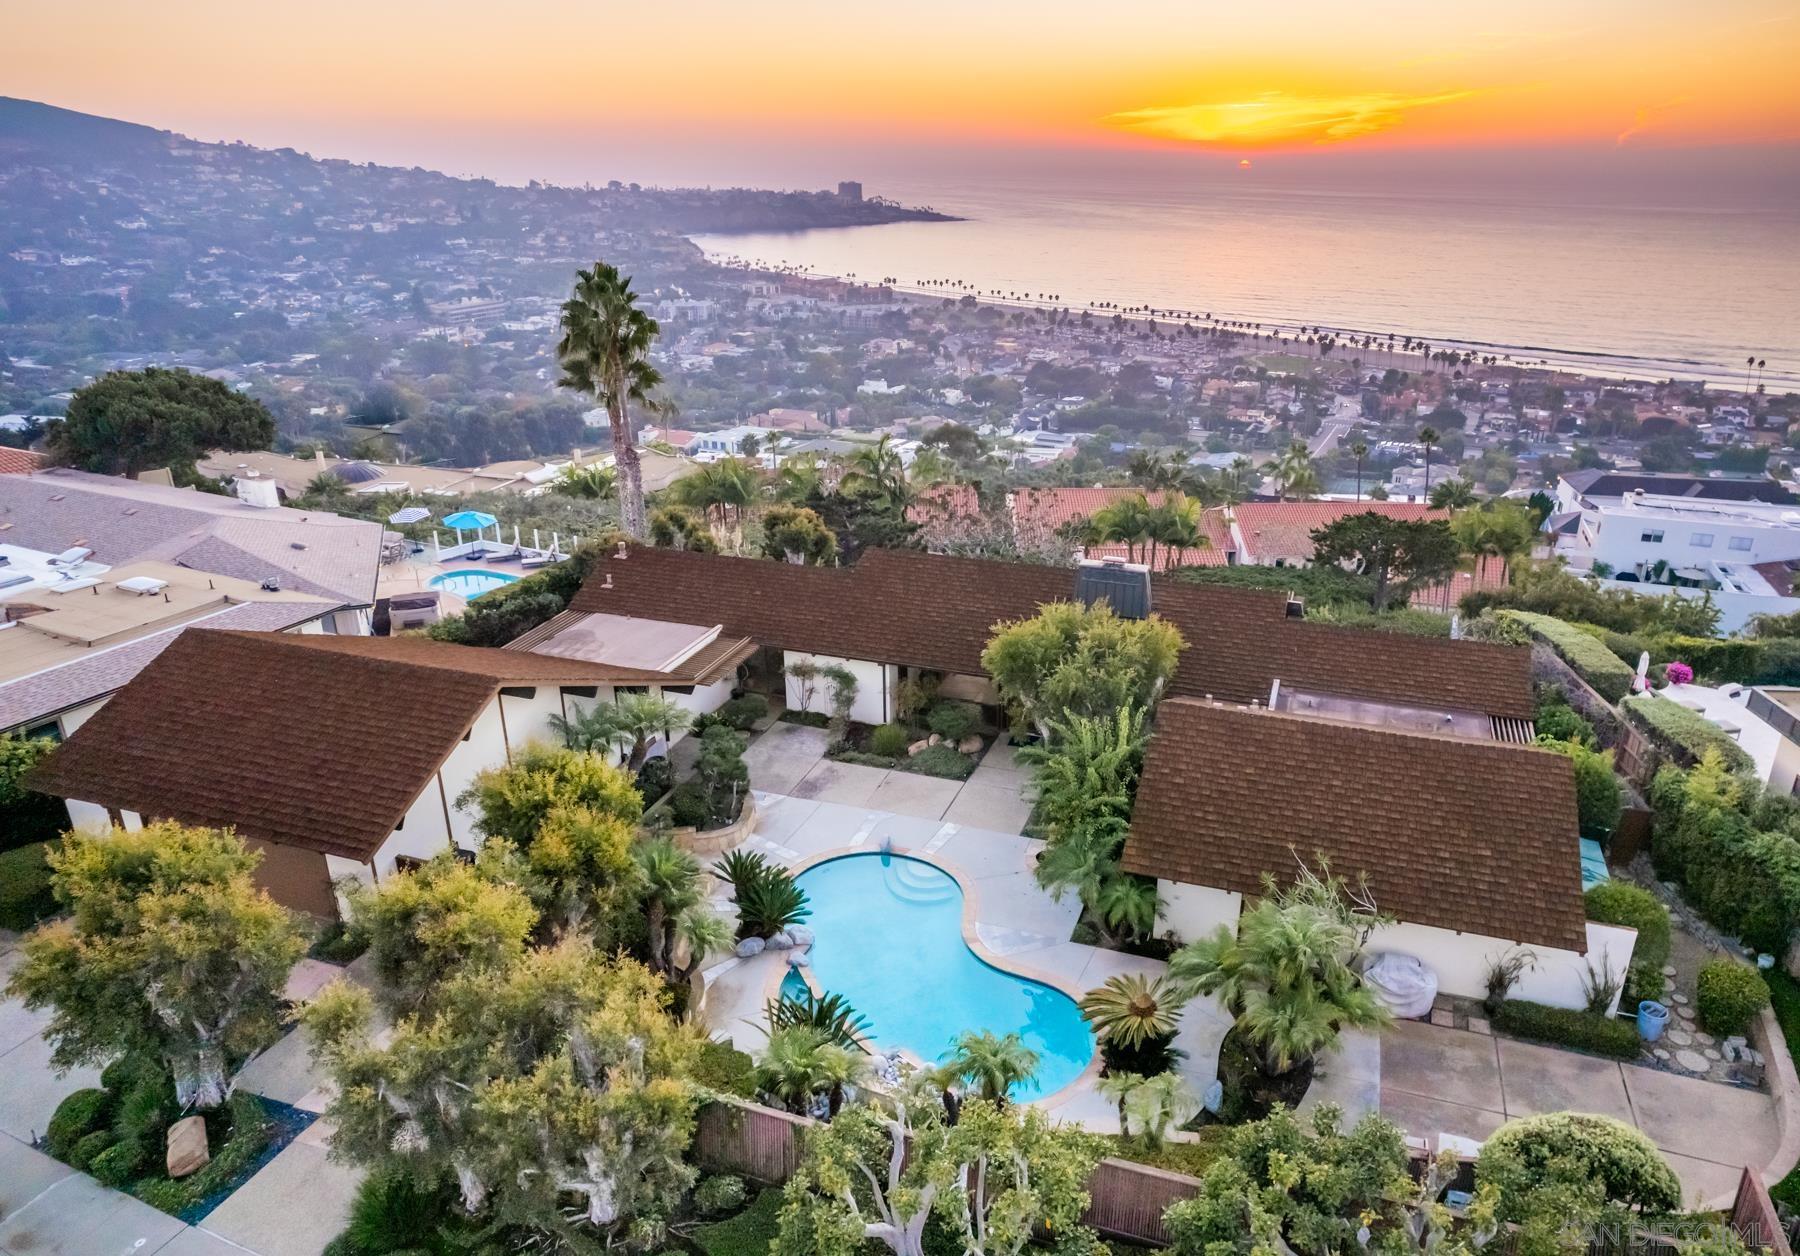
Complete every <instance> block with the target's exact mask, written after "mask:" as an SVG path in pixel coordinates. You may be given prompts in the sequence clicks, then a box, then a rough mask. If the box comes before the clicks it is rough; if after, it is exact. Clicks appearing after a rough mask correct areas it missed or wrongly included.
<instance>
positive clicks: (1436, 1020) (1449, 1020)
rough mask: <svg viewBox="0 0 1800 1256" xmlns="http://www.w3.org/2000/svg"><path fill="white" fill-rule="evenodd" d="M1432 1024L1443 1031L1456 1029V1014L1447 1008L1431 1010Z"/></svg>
mask: <svg viewBox="0 0 1800 1256" xmlns="http://www.w3.org/2000/svg"><path fill="white" fill-rule="evenodd" d="M1431 1023H1432V1024H1433V1025H1436V1026H1438V1027H1439V1028H1442V1029H1455V1028H1456V1013H1455V1012H1453V1011H1451V1010H1450V1009H1449V1008H1447V1007H1434V1008H1432V1009H1431Z"/></svg>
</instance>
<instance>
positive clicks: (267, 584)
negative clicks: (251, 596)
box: [262, 576, 281, 593]
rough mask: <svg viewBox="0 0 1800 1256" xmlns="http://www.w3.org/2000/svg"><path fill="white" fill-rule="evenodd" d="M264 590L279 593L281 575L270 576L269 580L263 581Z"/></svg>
mask: <svg viewBox="0 0 1800 1256" xmlns="http://www.w3.org/2000/svg"><path fill="white" fill-rule="evenodd" d="M262 591H263V592H264V593H279V592H281V577H279V576H270V577H269V578H268V579H267V580H265V581H263V582H262Z"/></svg>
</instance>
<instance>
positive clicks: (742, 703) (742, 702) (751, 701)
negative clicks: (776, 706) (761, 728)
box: [719, 693, 769, 733]
mask: <svg viewBox="0 0 1800 1256" xmlns="http://www.w3.org/2000/svg"><path fill="white" fill-rule="evenodd" d="M719 714H720V716H722V717H723V718H724V720H725V722H726V723H727V724H729V725H731V727H733V728H735V729H737V730H738V731H739V732H740V733H741V732H746V731H748V730H749V729H752V728H754V727H756V724H757V721H759V720H765V719H768V718H769V700H768V699H767V698H765V697H763V696H762V695H761V694H760V693H747V694H745V695H744V696H743V697H741V698H733V699H732V700H731V701H729V702H727V703H726V704H725V705H724V706H722V707H720V708H719Z"/></svg>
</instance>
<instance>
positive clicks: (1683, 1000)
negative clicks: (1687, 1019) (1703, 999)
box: [1669, 994, 1688, 1007]
mask: <svg viewBox="0 0 1800 1256" xmlns="http://www.w3.org/2000/svg"><path fill="white" fill-rule="evenodd" d="M1669 997H1671V998H1673V999H1674V1000H1675V1001H1676V1002H1677V1003H1679V1004H1681V1005H1682V1006H1683V1007H1686V1006H1687V1001H1688V997H1687V995H1685V994H1675V995H1671V996H1669Z"/></svg>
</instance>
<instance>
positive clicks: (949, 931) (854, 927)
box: [790, 854, 1094, 1099]
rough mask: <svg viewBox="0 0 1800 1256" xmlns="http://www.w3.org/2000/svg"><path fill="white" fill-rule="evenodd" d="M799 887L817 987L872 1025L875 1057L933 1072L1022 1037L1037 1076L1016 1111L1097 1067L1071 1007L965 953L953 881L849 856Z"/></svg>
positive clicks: (880, 857)
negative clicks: (805, 900)
mask: <svg viewBox="0 0 1800 1256" xmlns="http://www.w3.org/2000/svg"><path fill="white" fill-rule="evenodd" d="M798 880H799V883H800V887H801V888H802V889H804V890H805V891H806V893H807V896H808V897H809V898H810V899H811V900H812V913H813V914H812V917H811V918H810V919H809V920H807V922H806V923H807V924H808V925H810V926H811V927H812V930H813V933H814V936H815V939H816V940H815V942H814V945H813V948H812V971H813V975H814V977H815V978H816V979H817V981H818V984H819V987H820V988H821V989H823V990H825V991H827V992H829V993H835V994H841V995H843V996H844V997H845V998H846V999H848V1000H849V1001H850V1003H851V1004H852V1005H853V1006H854V1007H855V1008H856V1010H857V1011H858V1012H861V1013H862V1014H863V1015H864V1016H866V1017H867V1018H868V1020H869V1033H870V1036H871V1037H872V1038H873V1039H874V1040H875V1042H876V1044H877V1045H878V1046H882V1047H904V1048H905V1049H907V1050H909V1051H911V1052H913V1053H914V1054H916V1055H918V1056H919V1057H920V1058H922V1059H925V1060H932V1061H936V1060H941V1059H942V1058H944V1057H945V1056H946V1055H947V1054H948V1053H949V1051H950V1048H951V1046H952V1044H954V1043H955V1041H956V1039H957V1037H958V1036H960V1035H961V1034H963V1033H965V1032H967V1031H970V1030H974V1031H976V1032H980V1031H981V1030H984V1029H986V1030H992V1031H993V1032H994V1033H996V1034H1007V1033H1017V1034H1019V1035H1020V1036H1021V1037H1022V1038H1024V1040H1025V1043H1026V1045H1027V1046H1029V1047H1030V1048H1031V1049H1032V1050H1033V1051H1035V1052H1037V1053H1038V1069H1037V1074H1036V1075H1035V1076H1034V1077H1033V1078H1032V1079H1031V1080H1030V1081H1029V1082H1027V1083H1024V1084H1022V1085H1019V1086H1016V1087H1014V1089H1013V1097H1014V1098H1016V1099H1035V1098H1038V1097H1039V1096H1042V1095H1048V1094H1051V1093H1053V1092H1055V1091H1057V1090H1060V1089H1062V1088H1063V1087H1064V1086H1066V1085H1068V1084H1069V1083H1070V1082H1072V1081H1074V1080H1075V1078H1076V1077H1078V1076H1080V1074H1081V1071H1082V1070H1083V1069H1085V1068H1086V1067H1087V1065H1088V1061H1089V1060H1091V1059H1092V1058H1093V1055H1094V1040H1093V1037H1092V1035H1091V1034H1090V1033H1089V1032H1088V1027H1087V1022H1086V1021H1084V1020H1083V1019H1082V1017H1081V1012H1080V1009H1078V1008H1077V1007H1076V1006H1075V1001H1074V1000H1073V999H1071V998H1070V997H1069V996H1068V995H1066V994H1064V993H1062V991H1060V990H1056V989H1052V988H1051V987H1050V986H1046V985H1044V984H1043V983H1042V982H1037V981H1028V980H1026V979H1025V978H1023V977H1017V976H1014V975H1013V974H1012V973H1009V972H1005V971H1003V970H1001V969H998V968H995V967H994V966H993V965H991V964H988V963H985V962H984V961H983V960H981V959H980V958H978V957H977V956H976V954H975V953H974V952H973V951H971V950H970V949H969V947H968V944H967V943H966V942H964V941H963V933H962V915H963V896H962V889H961V888H960V887H959V886H958V885H957V883H956V881H955V879H954V878H952V877H951V876H950V875H949V874H948V873H945V872H943V871H942V870H940V869H939V868H937V867H935V866H933V865H932V864H928V863H926V862H924V861H923V860H919V859H909V858H907V857H905V856H902V855H885V854H868V855H845V856H843V857H841V858H838V859H831V860H827V861H826V862H825V863H821V864H816V865H814V866H813V867H811V868H808V869H807V870H806V871H805V872H803V873H801V874H800V876H799V878H798ZM790 980H792V978H791V977H790Z"/></svg>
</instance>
